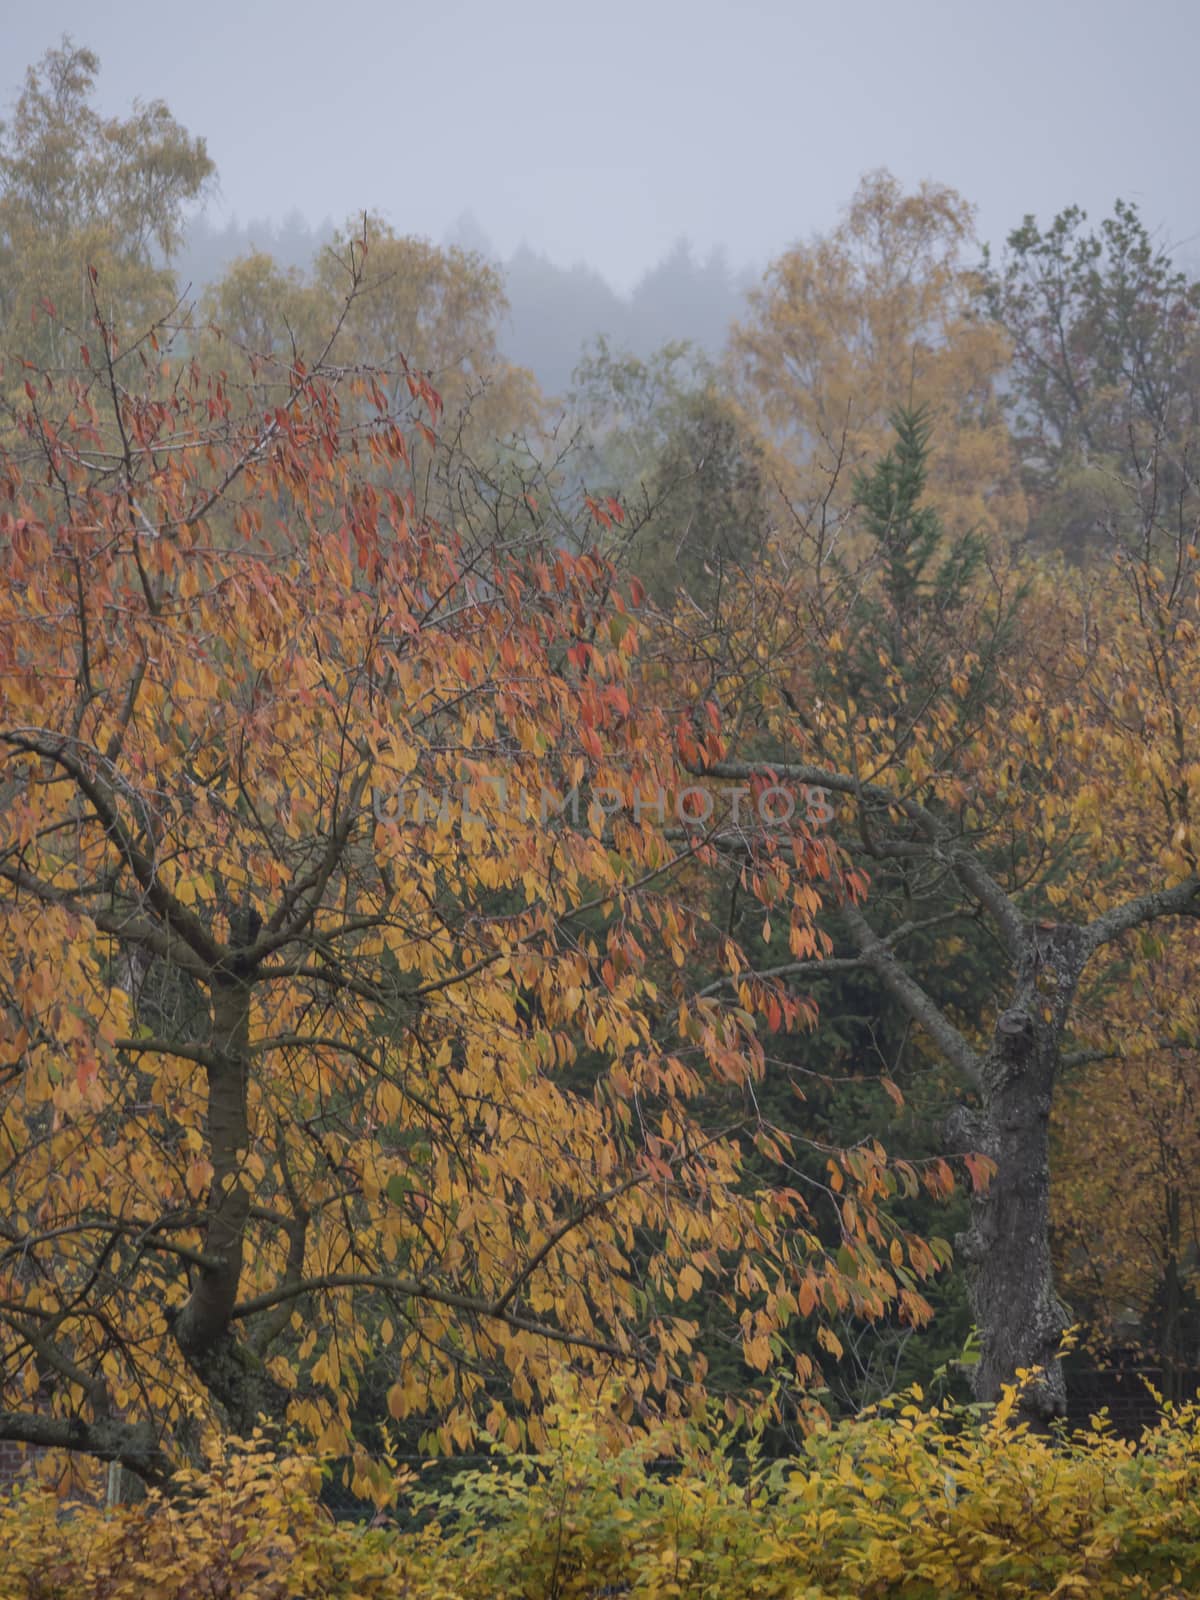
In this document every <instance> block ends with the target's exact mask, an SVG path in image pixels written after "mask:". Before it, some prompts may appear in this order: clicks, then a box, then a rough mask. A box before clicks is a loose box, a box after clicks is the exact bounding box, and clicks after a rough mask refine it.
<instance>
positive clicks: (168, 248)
mask: <svg viewBox="0 0 1200 1600" xmlns="http://www.w3.org/2000/svg"><path fill="white" fill-rule="evenodd" d="M99 70H100V62H99V59H98V57H97V56H96V55H94V54H93V52H92V51H90V50H86V49H83V48H82V47H80V46H77V45H75V44H74V43H73V42H72V41H71V40H70V39H68V38H64V39H63V41H62V43H61V44H60V45H59V46H58V47H57V48H55V49H52V50H48V51H47V52H46V54H45V55H44V56H43V57H42V59H41V61H40V62H38V63H37V65H36V66H33V67H30V69H29V70H28V72H27V73H26V75H25V84H24V88H23V90H22V92H21V94H20V96H19V98H18V100H17V102H16V106H15V109H14V111H13V115H12V118H11V120H10V121H8V122H7V123H5V124H4V125H3V126H2V127H0V352H2V353H3V354H4V355H5V356H7V357H10V358H11V357H13V356H17V355H20V356H25V357H26V358H30V359H35V360H37V361H38V362H39V363H41V364H48V365H51V366H57V367H63V366H67V367H74V366H75V365H76V364H77V360H78V351H79V339H78V338H77V337H76V335H75V333H74V332H71V331H70V330H71V327H72V326H73V327H74V328H75V329H86V328H87V327H88V326H89V325H90V322H91V295H90V286H89V282H88V276H87V267H88V266H89V264H90V265H94V266H98V267H100V268H101V269H102V270H103V274H104V277H103V282H104V292H105V294H106V296H108V304H107V307H106V314H107V315H108V316H109V318H110V320H113V321H115V320H116V319H117V318H118V317H119V318H120V319H121V320H122V326H123V327H124V328H136V327H141V326H143V325H144V324H145V323H146V322H147V321H148V320H149V319H151V318H152V317H154V316H156V315H161V314H162V312H163V310H164V309H165V307H166V306H168V305H170V303H171V300H172V299H173V297H174V294H175V284H174V279H173V277H172V274H171V271H170V267H169V263H170V260H171V257H172V256H173V255H174V254H175V252H176V251H177V250H178V248H179V245H180V243H181V241H182V232H183V223H184V217H185V213H186V208H187V206H188V204H189V203H190V202H191V201H194V200H196V199H197V198H198V197H199V196H200V195H201V194H202V193H203V191H204V188H205V186H206V185H207V183H208V181H209V179H210V178H211V176H212V174H213V170H214V169H213V164H212V161H211V160H210V159H209V156H208V153H207V150H206V149H205V144H204V140H203V139H198V138H195V137H193V136H192V135H191V134H189V133H188V132H187V130H186V129H185V128H183V127H181V126H180V124H179V123H178V122H176V120H175V118H174V117H173V116H172V115H171V113H170V111H169V110H168V109H167V107H166V106H165V105H164V104H163V102H162V101H161V100H152V101H149V102H145V103H142V102H137V103H136V104H135V105H134V107H133V111H132V113H131V115H130V116H128V117H125V118H121V117H104V116H102V115H101V114H100V112H99V111H98V110H97V109H96V107H95V104H94V102H93V96H94V90H95V84H96V75H97V73H98V72H99ZM47 303H48V304H50V305H53V306H57V307H58V309H59V310H60V311H61V312H62V317H61V318H60V319H56V318H53V317H44V318H42V320H41V321H40V322H39V323H37V325H36V326H31V320H30V319H31V314H32V315H33V316H34V317H35V318H36V317H37V316H38V314H39V313H40V312H41V310H42V308H43V306H44V304H47ZM10 365H11V363H10Z"/></svg>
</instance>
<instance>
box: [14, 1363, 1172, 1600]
mask: <svg viewBox="0 0 1200 1600" xmlns="http://www.w3.org/2000/svg"><path fill="white" fill-rule="evenodd" d="M667 1451H672V1452H674V1461H673V1462H672V1465H671V1469H670V1470H669V1471H667V1472H663V1471H661V1470H658V1469H656V1468H654V1467H653V1466H652V1465H651V1463H652V1462H653V1461H654V1460H655V1459H656V1458H659V1457H661V1456H662V1455H663V1453H664V1452H667ZM735 1452H740V1457H739V1455H737V1454H735ZM318 1478H319V1472H318V1469H317V1468H316V1467H315V1465H314V1463H312V1462H311V1461H306V1460H304V1459H301V1458H296V1457H279V1456H276V1455H274V1454H273V1453H272V1452H271V1451H269V1450H267V1449H266V1448H265V1447H260V1448H258V1449H256V1450H254V1451H251V1452H249V1453H244V1454H241V1455H238V1456H234V1457H231V1458H230V1459H229V1461H228V1462H226V1463H225V1464H224V1465H223V1466H222V1467H221V1468H220V1469H219V1470H218V1471H215V1472H213V1473H211V1474H209V1475H208V1476H207V1477H206V1478H203V1479H198V1480H197V1481H196V1482H195V1483H194V1484H192V1485H190V1486H189V1487H190V1489H191V1491H192V1493H191V1494H190V1495H189V1497H188V1498H187V1499H186V1500H179V1501H176V1502H174V1503H172V1504H168V1503H165V1502H163V1501H162V1500H161V1499H156V1498H153V1497H152V1498H151V1499H150V1500H149V1501H147V1502H146V1503H145V1504H144V1505H141V1506H137V1507H131V1508H127V1509H124V1510H122V1511H120V1512H116V1513H105V1512H103V1511H100V1510H98V1509H96V1508H85V1507H74V1508H66V1509H65V1508H63V1507H62V1506H61V1505H60V1504H59V1503H58V1502H56V1501H55V1500H54V1499H53V1497H52V1496H50V1495H48V1494H46V1493H45V1492H43V1491H31V1492H28V1493H23V1494H20V1495H17V1496H15V1497H13V1498H12V1499H11V1500H10V1501H9V1502H8V1503H7V1504H3V1503H0V1595H3V1597H4V1600H10V1597H11V1600H197V1597H204V1600H225V1597H229V1600H233V1597H234V1596H238V1597H244V1600H284V1597H286V1600H309V1597H312V1600H335V1597H339V1600H351V1597H353V1600H590V1597H594V1596H596V1595H598V1594H602V1593H604V1594H608V1595H614V1596H615V1595H621V1596H626V1597H628V1600H670V1597H680V1600H683V1597H687V1600H835V1597H836V1600H842V1597H845V1600H850V1597H853V1600H891V1597H897V1600H899V1597H904V1600H933V1597H949V1600H962V1597H974V1596H1014V1597H1016V1596H1020V1597H1025V1596H1039V1595H1044V1596H1051V1595H1053V1596H1063V1597H1069V1596H1082V1595H1087V1596H1091V1597H1097V1600H1107V1597H1110V1596H1114V1597H1115V1596H1118V1595H1119V1596H1146V1597H1150V1596H1157V1597H1160V1600H1167V1597H1168V1596H1169V1597H1172V1600H1178V1597H1185V1596H1189V1595H1200V1414H1198V1413H1197V1410H1196V1408H1194V1407H1191V1408H1184V1409H1181V1410H1178V1411H1175V1412H1168V1414H1167V1416H1166V1418H1165V1420H1164V1421H1163V1423H1162V1424H1161V1425H1160V1426H1159V1427H1158V1428H1157V1429H1156V1430H1155V1431H1154V1432H1153V1433H1151V1434H1149V1435H1148V1436H1147V1437H1146V1438H1145V1439H1144V1440H1143V1442H1142V1444H1141V1445H1140V1446H1139V1447H1138V1448H1137V1449H1134V1448H1133V1447H1131V1446H1130V1445H1128V1444H1126V1443H1124V1442H1123V1441H1121V1440H1119V1439H1116V1438H1114V1437H1113V1436H1112V1435H1111V1433H1109V1432H1107V1431H1105V1430H1104V1428H1103V1427H1100V1428H1098V1429H1096V1430H1094V1431H1092V1432H1090V1433H1087V1434H1081V1435H1076V1436H1074V1437H1072V1438H1066V1437H1063V1438H1058V1439H1052V1440H1048V1439H1044V1438H1040V1437H1033V1436H1031V1435H1030V1434H1029V1433H1028V1432H1027V1431H1026V1430H1025V1429H1024V1427H1023V1426H1018V1425H1015V1424H1014V1423H1013V1421H1012V1414H1011V1405H1010V1404H1008V1403H1006V1404H1004V1405H1002V1406H1000V1407H998V1408H997V1409H996V1411H995V1412H994V1413H993V1414H992V1415H991V1416H989V1417H987V1418H985V1419H983V1420H981V1419H980V1418H978V1417H976V1416H975V1415H973V1414H971V1413H969V1412H963V1411H961V1410H953V1409H950V1408H947V1407H939V1406H929V1405H926V1404H925V1403H924V1401H923V1397H922V1395H921V1394H920V1391H917V1390H914V1391H912V1392H911V1393H910V1394H909V1395H906V1396H904V1397H902V1398H901V1399H900V1400H898V1401H896V1402H894V1403H892V1404H889V1405H888V1406H886V1407H884V1408H881V1409H880V1410H879V1411H878V1412H877V1413H875V1414H874V1415H871V1416H868V1417H864V1418H860V1419H858V1420H856V1421H854V1422H849V1423H844V1424H840V1425H838V1426H835V1427H831V1428H828V1429H825V1430H823V1431H821V1432H818V1433H816V1434H814V1435H812V1437H811V1438H809V1439H808V1441H807V1442H806V1443H805V1445H804V1447H803V1449H802V1450H801V1452H800V1453H799V1454H798V1455H797V1456H796V1457H795V1458H794V1459H792V1460H790V1461H787V1462H779V1461H765V1460H762V1459H761V1458H760V1456H759V1454H758V1453H757V1450H756V1446H755V1441H754V1440H753V1439H750V1440H749V1441H746V1440H745V1439H744V1438H739V1437H738V1436H737V1435H735V1434H734V1433H733V1432H732V1431H730V1430H727V1429H724V1428H723V1427H721V1426H720V1425H718V1424H714V1425H713V1426H712V1427H711V1428H709V1429H708V1430H703V1429H699V1428H693V1429H688V1430H683V1429H680V1428H674V1429H670V1430H668V1429H666V1428H663V1429H659V1430H653V1429H651V1430H648V1431H647V1432H645V1433H644V1434H642V1435H640V1436H639V1438H638V1439H637V1441H636V1442H635V1443H633V1444H630V1445H627V1446H625V1447H624V1448H622V1449H617V1450H614V1448H613V1447H612V1443H611V1439H610V1437H609V1435H608V1434H607V1433H606V1432H605V1430H604V1428H603V1427H602V1426H601V1423H600V1420H599V1418H598V1417H597V1416H595V1415H593V1414H591V1413H589V1412H588V1411H587V1409H586V1408H580V1407H577V1406H572V1405H570V1404H567V1403H564V1404H563V1405H562V1406H560V1407H559V1408H557V1409H556V1410H555V1411H554V1412H553V1413H552V1415H551V1417H550V1428H549V1444H548V1446H547V1448H546V1450H545V1451H544V1452H543V1453H541V1454H539V1455H536V1456H518V1455H514V1454H513V1453H511V1452H509V1451H506V1450H503V1449H501V1448H499V1447H498V1448H497V1451H496V1459H495V1463H494V1465H493V1466H491V1467H490V1468H489V1469H487V1470H485V1471H475V1472H469V1473H464V1474H463V1475H462V1476H461V1477H460V1478H459V1479H458V1480H457V1481H456V1484H455V1486H454V1488H453V1489H452V1490H451V1491H450V1492H449V1493H445V1494H441V1495H433V1494H421V1493H417V1494H415V1495H413V1496H412V1501H413V1508H414V1509H415V1510H417V1511H418V1512H420V1513H421V1514H422V1515H423V1516H424V1517H425V1518H426V1519H428V1520H427V1521H426V1525H425V1526H424V1527H422V1528H421V1529H420V1530H419V1531H399V1530H397V1529H395V1528H384V1529H362V1528H358V1527H351V1526H347V1525H344V1524H343V1525H335V1524H333V1523H331V1522H330V1520H329V1519H328V1517H327V1516H326V1514H325V1513H324V1512H323V1511H322V1510H321V1509H320V1508H319V1506H318V1504H317V1501H316V1487H317V1482H318Z"/></svg>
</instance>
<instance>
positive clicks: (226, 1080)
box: [174, 971, 287, 1434]
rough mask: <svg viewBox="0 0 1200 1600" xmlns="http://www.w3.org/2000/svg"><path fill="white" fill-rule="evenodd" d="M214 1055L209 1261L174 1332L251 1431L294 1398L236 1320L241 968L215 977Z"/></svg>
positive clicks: (241, 1228)
mask: <svg viewBox="0 0 1200 1600" xmlns="http://www.w3.org/2000/svg"><path fill="white" fill-rule="evenodd" d="M212 1054H213V1057H214V1064H213V1066H211V1067H210V1068H209V1069H208V1144H209V1150H210V1152H211V1159H212V1164H213V1175H212V1181H211V1183H210V1185H209V1193H208V1205H207V1216H206V1223H205V1238H204V1254H205V1257H206V1258H207V1262H208V1264H207V1265H205V1266H203V1267H201V1268H200V1269H199V1271H198V1272H197V1275H196V1279H195V1282H194V1284H193V1286H192V1293H191V1295H190V1296H189V1298H188V1300H187V1302H186V1303H185V1304H184V1306H183V1308H182V1309H181V1311H180V1313H179V1316H178V1318H177V1319H176V1322H175V1326H174V1334H175V1339H176V1342H177V1343H178V1345H179V1348H180V1350H181V1351H182V1353H183V1355H184V1357H185V1358H186V1360H187V1363H188V1365H189V1366H190V1367H191V1369H192V1371H193V1372H194V1373H195V1374H196V1376H197V1377H198V1378H199V1379H200V1381H201V1383H203V1384H204V1386H205V1388H206V1389H207V1390H208V1391H209V1393H210V1394H211V1395H212V1397H213V1399H214V1400H216V1401H217V1403H218V1404H219V1405H220V1406H221V1407H222V1409H223V1410H224V1412H225V1414H226V1417H227V1418H228V1421H229V1424H230V1426H231V1427H232V1428H233V1429H234V1431H235V1432H238V1433H241V1434H248V1433H249V1432H250V1431H251V1430H252V1429H253V1427H254V1426H255V1423H256V1422H257V1420H258V1417H259V1415H260V1414H262V1413H263V1412H264V1411H265V1412H267V1413H268V1414H274V1413H275V1412H277V1411H278V1409H279V1407H280V1405H281V1404H283V1403H285V1402H286V1399H287V1396H286V1394H285V1393H284V1391H283V1390H282V1389H281V1388H280V1386H279V1385H278V1384H277V1383H276V1382H275V1381H274V1380H273V1379H272V1378H271V1377H270V1375H269V1374H268V1373H267V1372H266V1371H265V1370H264V1368H263V1365H262V1363H261V1361H259V1360H258V1359H257V1358H256V1357H255V1356H254V1354H253V1353H252V1352H251V1351H250V1350H249V1349H248V1348H247V1347H246V1345H245V1344H244V1343H242V1341H241V1340H240V1339H239V1338H238V1337H237V1334H236V1332H235V1327H234V1324H233V1320H232V1319H233V1310H234V1307H235V1305H236V1304H237V1296H238V1289H239V1286H240V1283H241V1276H242V1259H243V1254H244V1250H245V1233H246V1223H247V1219H248V1217H249V1214H250V1195H249V1192H248V1190H247V1188H246V1179H245V1172H244V1170H243V1167H244V1162H245V1158H246V1151H247V1148H248V1146H249V1142H250V1129H249V1120H248V1106H247V1085H248V1081H249V1057H250V984H249V982H248V981H247V979H246V977H245V975H244V974H241V973H239V972H236V971H234V972H217V973H215V974H214V975H213V979H212Z"/></svg>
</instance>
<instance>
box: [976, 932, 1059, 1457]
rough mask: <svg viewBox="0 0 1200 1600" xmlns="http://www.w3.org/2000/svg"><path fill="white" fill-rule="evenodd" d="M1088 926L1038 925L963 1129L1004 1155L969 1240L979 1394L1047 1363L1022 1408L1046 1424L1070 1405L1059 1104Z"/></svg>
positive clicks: (979, 1203) (993, 1394)
mask: <svg viewBox="0 0 1200 1600" xmlns="http://www.w3.org/2000/svg"><path fill="white" fill-rule="evenodd" d="M1082 944H1083V936H1082V930H1080V929H1078V928H1075V927H1071V926H1069V925H1067V926H1053V927H1047V926H1045V925H1038V926H1036V927H1031V928H1030V929H1029V935H1028V940H1027V946H1026V949H1025V951H1024V952H1023V954H1022V958H1021V960H1020V962H1019V964H1018V972H1017V987H1016V995H1015V998H1014V1002H1013V1004H1012V1005H1011V1006H1010V1007H1009V1008H1008V1009H1007V1010H1006V1011H1004V1012H1002V1013H1001V1014H1000V1016H999V1017H998V1018H997V1021H996V1027H995V1031H994V1034H993V1037H992V1042H991V1045H990V1047H989V1049H988V1051H987V1054H986V1055H985V1056H984V1058H983V1064H982V1077H983V1085H982V1107H981V1110H980V1111H979V1112H977V1113H974V1114H973V1115H970V1116H969V1117H968V1118H966V1119H964V1118H959V1119H956V1129H955V1131H956V1134H957V1135H958V1136H959V1137H960V1138H961V1137H962V1136H964V1135H966V1136H967V1138H968V1140H969V1142H970V1143H971V1144H973V1146H974V1148H975V1149H977V1150H979V1151H981V1152H982V1153H983V1154H985V1155H988V1156H990V1157H991V1159H992V1160H993V1161H994V1162H995V1163H996V1172H995V1175H994V1177H993V1178H992V1181H991V1185H990V1187H989V1188H988V1190H987V1192H986V1193H984V1194H982V1195H977V1196H976V1197H975V1199H974V1202H973V1205H972V1219H971V1226H970V1228H969V1230H968V1231H967V1232H966V1233H965V1234H963V1235H962V1236H961V1237H960V1238H959V1240H958V1241H957V1243H958V1249H959V1252H960V1255H961V1257H962V1259H963V1260H964V1261H965V1262H966V1264H967V1268H968V1274H969V1287H970V1295H971V1304H972V1308H973V1310H974V1313H975V1321H976V1324H977V1326H978V1329H979V1334H980V1339H981V1345H982V1349H981V1354H980V1359H979V1365H978V1367H977V1368H976V1370H975V1378H974V1385H975V1393H976V1396H977V1398H978V1399H980V1400H987V1401H994V1400H997V1399H998V1398H999V1397H1000V1393H1001V1390H1002V1388H1003V1386H1004V1385H1005V1384H1008V1383H1012V1382H1014V1380H1015V1379H1016V1375H1017V1374H1018V1373H1019V1372H1021V1371H1029V1370H1032V1369H1035V1368H1037V1369H1040V1373H1039V1376H1038V1377H1037V1378H1036V1379H1035V1380H1033V1381H1032V1382H1030V1383H1028V1384H1027V1385H1026V1386H1025V1388H1024V1390H1023V1392H1022V1396H1021V1400H1020V1402H1019V1412H1020V1415H1022V1416H1023V1417H1024V1418H1025V1419H1026V1420H1027V1421H1029V1422H1031V1423H1032V1424H1033V1425H1034V1426H1037V1427H1044V1426H1045V1425H1046V1424H1047V1423H1048V1422H1050V1421H1051V1420H1052V1419H1053V1418H1054V1417H1061V1416H1063V1415H1064V1414H1065V1412H1066V1384H1065V1380H1064V1376H1063V1371H1062V1363H1061V1361H1060V1360H1059V1355H1058V1351H1059V1343H1060V1340H1061V1336H1062V1333H1063V1331H1064V1329H1065V1328H1067V1327H1068V1326H1069V1324H1070V1314H1069V1312H1068V1311H1067V1308H1066V1307H1065V1306H1064V1305H1063V1303H1062V1301H1061V1300H1060V1299H1059V1298H1058V1295H1057V1294H1056V1293H1055V1289H1054V1277H1053V1271H1052V1268H1051V1262H1050V1139H1049V1135H1050V1107H1051V1103H1052V1099H1053V1094H1054V1085H1055V1079H1056V1077H1057V1073H1058V1063H1059V1044H1060V1040H1061V1035H1062V1029H1063V1026H1064V1024H1065V1021H1066V1017H1067V1013H1068V1011H1069V1009H1070V1004H1071V1000H1072V998H1073V996H1074V992H1075V988H1076V985H1077V984H1078V981H1079V976H1080V972H1081V971H1082V967H1083V960H1084V957H1083V950H1082Z"/></svg>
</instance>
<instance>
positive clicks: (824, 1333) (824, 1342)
mask: <svg viewBox="0 0 1200 1600" xmlns="http://www.w3.org/2000/svg"><path fill="white" fill-rule="evenodd" d="M817 1343H818V1344H819V1345H820V1346H821V1348H822V1350H828V1352H829V1354H830V1355H831V1356H833V1357H834V1359H835V1360H837V1361H840V1360H841V1359H842V1355H843V1353H844V1352H843V1350H842V1341H841V1340H840V1339H839V1338H838V1336H837V1334H835V1333H834V1332H833V1330H832V1329H831V1328H827V1327H824V1326H821V1327H819V1328H818V1329H817Z"/></svg>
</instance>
